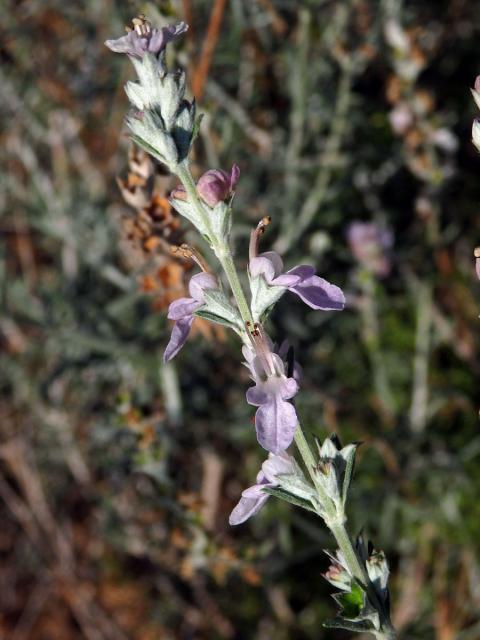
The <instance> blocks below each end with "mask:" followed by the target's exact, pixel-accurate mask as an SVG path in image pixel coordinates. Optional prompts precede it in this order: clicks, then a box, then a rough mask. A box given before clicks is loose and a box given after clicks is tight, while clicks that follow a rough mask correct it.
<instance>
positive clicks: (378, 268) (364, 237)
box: [347, 222, 393, 277]
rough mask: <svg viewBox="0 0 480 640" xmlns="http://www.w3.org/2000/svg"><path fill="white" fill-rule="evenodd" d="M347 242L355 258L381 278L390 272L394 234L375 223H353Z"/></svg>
mask: <svg viewBox="0 0 480 640" xmlns="http://www.w3.org/2000/svg"><path fill="white" fill-rule="evenodd" d="M347 240H348V243H349V245H350V249H351V251H352V253H353V255H354V256H355V258H356V259H357V260H358V262H360V264H362V265H363V266H364V267H366V268H367V269H368V270H369V271H371V272H372V273H374V274H375V275H377V276H379V277H385V276H387V275H388V274H389V272H390V267H391V265H390V260H389V257H388V250H389V249H390V248H391V246H392V244H393V234H392V232H391V231H390V230H388V229H382V228H381V227H379V226H378V225H377V224H375V223H374V222H352V224H351V225H350V226H349V227H348V230H347Z"/></svg>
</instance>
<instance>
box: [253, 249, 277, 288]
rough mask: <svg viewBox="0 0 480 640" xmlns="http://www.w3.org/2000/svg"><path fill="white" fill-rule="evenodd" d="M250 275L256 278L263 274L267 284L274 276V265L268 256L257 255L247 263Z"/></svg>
mask: <svg viewBox="0 0 480 640" xmlns="http://www.w3.org/2000/svg"><path fill="white" fill-rule="evenodd" d="M249 270H250V277H251V278H258V277H259V276H263V277H264V278H265V280H266V281H267V283H268V284H270V283H271V282H272V280H273V279H274V278H275V267H274V266H273V264H272V262H271V261H270V260H269V259H268V258H263V257H261V256H259V257H258V258H252V259H251V260H250V264H249Z"/></svg>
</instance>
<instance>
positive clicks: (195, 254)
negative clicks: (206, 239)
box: [170, 243, 211, 273]
mask: <svg viewBox="0 0 480 640" xmlns="http://www.w3.org/2000/svg"><path fill="white" fill-rule="evenodd" d="M170 252H171V253H172V254H173V255H177V254H180V256H181V257H182V258H185V260H193V262H195V263H196V264H197V265H198V266H199V267H200V269H201V270H202V271H203V272H204V273H211V269H210V266H209V265H208V263H207V261H206V260H205V258H204V257H203V256H202V254H201V253H200V252H199V251H198V250H197V249H195V248H194V247H191V246H190V245H188V244H186V243H183V244H182V245H180V246H177V245H175V244H174V245H172V246H171V247H170Z"/></svg>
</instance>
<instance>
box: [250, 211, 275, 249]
mask: <svg viewBox="0 0 480 640" xmlns="http://www.w3.org/2000/svg"><path fill="white" fill-rule="evenodd" d="M271 221H272V218H271V217H270V216H264V217H263V218H262V219H261V220H260V222H259V223H258V224H257V226H256V228H255V229H252V231H251V233H250V247H249V252H248V253H249V258H250V260H253V258H257V257H258V245H259V244H260V236H261V235H262V234H263V233H265V227H267V226H268V225H269V224H270V222H271Z"/></svg>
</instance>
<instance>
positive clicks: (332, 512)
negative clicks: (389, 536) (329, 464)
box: [295, 424, 397, 640]
mask: <svg viewBox="0 0 480 640" xmlns="http://www.w3.org/2000/svg"><path fill="white" fill-rule="evenodd" d="M295 444H296V445H297V448H298V450H299V452H300V455H301V457H302V460H303V463H304V464H305V467H306V468H307V471H308V473H309V474H310V477H311V478H312V481H313V483H314V485H315V488H316V490H317V493H318V497H319V499H320V503H321V505H322V509H323V513H322V514H321V515H322V518H323V520H324V521H325V524H326V526H327V527H328V529H330V531H331V533H332V535H333V537H334V538H335V540H336V542H337V544H338V548H339V549H340V551H341V553H342V555H343V557H344V558H345V562H346V564H347V567H348V569H349V571H350V573H351V574H352V576H354V578H355V579H356V580H357V582H359V584H361V585H362V586H363V588H364V589H365V591H366V592H367V593H368V595H369V597H370V600H371V602H372V603H374V605H375V607H376V609H377V611H378V613H379V615H380V620H381V622H382V629H381V631H379V632H377V633H376V634H375V635H376V637H377V638H383V639H384V640H395V638H396V637H397V635H396V632H395V629H394V628H393V627H392V624H391V622H390V620H389V618H388V614H387V613H386V612H385V611H384V610H383V606H382V605H381V603H380V602H379V601H378V598H377V595H376V593H375V590H374V589H373V587H372V584H371V582H370V578H369V577H368V573H367V568H366V567H365V565H364V564H363V563H362V562H361V561H360V559H359V557H358V555H357V552H356V550H355V547H354V545H353V543H352V540H351V539H350V535H349V533H348V531H347V529H346V526H345V522H346V518H345V514H344V513H338V511H337V508H336V507H335V505H334V503H333V502H332V500H331V499H330V498H329V497H328V496H327V494H326V493H325V491H324V489H323V487H322V486H321V485H320V484H319V482H318V479H317V477H316V473H315V469H316V462H315V458H314V456H313V454H312V451H311V449H310V445H309V444H308V442H307V439H306V438H305V434H304V433H303V430H302V427H301V426H300V424H298V425H297V430H296V431H295Z"/></svg>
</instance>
